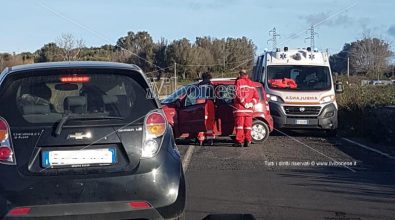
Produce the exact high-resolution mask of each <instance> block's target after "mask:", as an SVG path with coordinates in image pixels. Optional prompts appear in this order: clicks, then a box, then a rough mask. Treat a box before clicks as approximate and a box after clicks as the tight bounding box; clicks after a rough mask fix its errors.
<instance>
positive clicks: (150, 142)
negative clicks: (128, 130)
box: [141, 111, 166, 158]
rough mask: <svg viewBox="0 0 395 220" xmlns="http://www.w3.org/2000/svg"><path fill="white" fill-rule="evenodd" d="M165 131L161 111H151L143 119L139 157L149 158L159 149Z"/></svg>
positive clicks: (164, 122)
mask: <svg viewBox="0 0 395 220" xmlns="http://www.w3.org/2000/svg"><path fill="white" fill-rule="evenodd" d="M165 131H166V119H165V117H164V116H163V114H162V113H160V112H157V111H153V112H150V113H148V114H147V116H146V117H145V120H144V138H143V148H142V154H141V157H143V158H151V157H153V156H155V154H156V153H157V152H158V151H159V148H160V146H161V142H162V137H163V135H164V133H165Z"/></svg>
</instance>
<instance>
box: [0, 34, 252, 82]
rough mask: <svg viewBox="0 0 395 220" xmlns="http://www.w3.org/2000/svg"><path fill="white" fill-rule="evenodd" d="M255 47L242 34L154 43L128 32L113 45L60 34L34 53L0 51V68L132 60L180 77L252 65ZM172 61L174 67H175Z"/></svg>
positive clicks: (145, 67)
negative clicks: (89, 44) (86, 42)
mask: <svg viewBox="0 0 395 220" xmlns="http://www.w3.org/2000/svg"><path fill="white" fill-rule="evenodd" d="M255 51H256V46H255V45H254V43H253V42H252V40H250V39H248V38H246V37H240V38H231V37H229V38H222V39H217V38H211V37H207V36H205V37H197V38H196V40H195V41H194V42H191V41H190V40H188V39H186V38H182V39H179V40H174V41H171V42H169V41H168V40H166V39H164V38H162V39H160V40H159V41H158V42H154V40H153V39H152V37H151V35H150V34H149V33H148V32H145V31H142V32H137V33H134V32H128V33H127V35H126V36H123V37H121V38H119V39H118V40H117V42H116V43H115V44H114V45H103V46H100V47H86V46H85V45H84V42H83V40H80V39H76V38H75V37H73V36H72V35H71V34H62V35H61V36H60V37H58V38H57V39H56V41H55V42H51V43H48V44H45V45H44V46H43V47H41V48H40V49H38V50H37V51H35V52H34V53H21V54H8V53H3V54H0V68H1V69H3V68H4V67H6V66H12V65H17V64H24V63H39V62H52V61H69V60H85V61H89V60H95V61H115V62H123V63H133V64H136V65H138V66H139V67H140V68H142V69H143V71H145V72H147V73H149V74H150V75H152V76H158V77H160V76H163V75H166V74H170V73H172V72H173V71H174V68H176V69H177V72H178V74H179V75H180V77H182V78H183V79H194V78H198V77H199V76H200V74H201V73H202V72H204V71H212V72H217V73H219V72H223V73H224V72H225V73H226V72H229V71H230V70H233V69H236V68H237V67H239V66H243V67H250V66H252V64H253V58H254V56H255ZM175 63H176V67H175Z"/></svg>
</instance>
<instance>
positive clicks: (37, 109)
mask: <svg viewBox="0 0 395 220" xmlns="http://www.w3.org/2000/svg"><path fill="white" fill-rule="evenodd" d="M22 108H23V114H24V115H33V114H49V113H50V112H51V110H50V107H49V105H24V106H23V107H22Z"/></svg>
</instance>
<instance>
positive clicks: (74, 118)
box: [55, 114, 125, 136]
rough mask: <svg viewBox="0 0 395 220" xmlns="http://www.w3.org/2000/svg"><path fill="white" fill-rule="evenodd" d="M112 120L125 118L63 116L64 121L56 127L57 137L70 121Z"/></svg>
mask: <svg viewBox="0 0 395 220" xmlns="http://www.w3.org/2000/svg"><path fill="white" fill-rule="evenodd" d="M111 119H115V120H124V119H125V118H123V117H117V116H105V115H103V116H98V115H91V116H89V115H79V114H77V115H74V114H66V115H65V116H63V118H62V120H60V121H59V123H58V125H57V126H56V129H55V135H56V136H59V135H60V133H62V128H63V125H64V124H65V123H66V122H67V121H69V120H111Z"/></svg>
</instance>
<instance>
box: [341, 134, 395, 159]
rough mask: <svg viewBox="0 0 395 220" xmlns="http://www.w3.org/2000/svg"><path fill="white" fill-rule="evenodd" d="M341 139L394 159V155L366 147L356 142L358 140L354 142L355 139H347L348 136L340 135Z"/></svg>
mask: <svg viewBox="0 0 395 220" xmlns="http://www.w3.org/2000/svg"><path fill="white" fill-rule="evenodd" d="M341 139H343V140H345V141H347V142H350V143H352V144H355V145H357V146H359V147H362V148H364V149H366V150H370V151H373V152H375V153H378V154H380V155H382V156H385V157H387V158H389V159H393V160H394V159H395V157H394V156H391V155H389V154H387V153H384V152H381V151H379V150H377V149H374V148H371V147H368V146H366V145H364V144H361V143H358V142H356V141H353V140H350V139H348V138H344V137H342V138H341Z"/></svg>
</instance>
